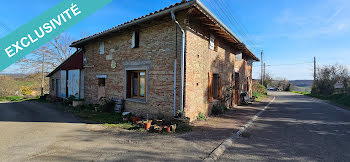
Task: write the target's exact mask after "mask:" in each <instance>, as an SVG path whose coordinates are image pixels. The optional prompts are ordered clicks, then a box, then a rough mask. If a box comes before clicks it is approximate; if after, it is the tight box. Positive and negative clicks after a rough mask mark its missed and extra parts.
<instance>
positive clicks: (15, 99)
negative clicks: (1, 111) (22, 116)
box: [0, 96, 30, 102]
mask: <svg viewBox="0 0 350 162" xmlns="http://www.w3.org/2000/svg"><path fill="white" fill-rule="evenodd" d="M26 100H30V98H26V97H23V96H7V97H0V101H2V102H3V101H10V102H21V101H26Z"/></svg>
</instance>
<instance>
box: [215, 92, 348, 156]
mask: <svg viewBox="0 0 350 162" xmlns="http://www.w3.org/2000/svg"><path fill="white" fill-rule="evenodd" d="M271 94H272V95H273V96H276V100H275V102H274V103H273V104H271V105H270V108H268V109H267V110H266V111H265V112H264V113H263V114H262V116H261V117H260V118H259V119H258V120H257V121H256V122H255V123H254V124H253V125H252V127H250V128H249V129H248V133H249V134H250V135H251V136H250V137H249V138H242V137H241V138H238V139H237V140H236V141H235V142H234V144H233V146H232V147H230V148H229V149H227V150H226V152H225V153H224V154H223V156H221V157H220V159H219V161H349V160H350V112H349V111H346V110H343V109H340V108H336V107H335V106H332V105H329V104H327V103H325V102H322V101H320V100H318V99H313V98H310V97H306V96H303V95H298V94H293V93H287V92H272V93H271Z"/></svg>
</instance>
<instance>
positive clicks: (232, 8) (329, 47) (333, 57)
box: [0, 0, 350, 80]
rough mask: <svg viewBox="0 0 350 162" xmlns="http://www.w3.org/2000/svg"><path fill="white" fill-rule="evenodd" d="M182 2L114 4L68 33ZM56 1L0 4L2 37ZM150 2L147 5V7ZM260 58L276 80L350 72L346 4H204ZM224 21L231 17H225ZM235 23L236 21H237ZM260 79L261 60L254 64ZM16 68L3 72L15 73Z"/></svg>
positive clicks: (255, 0)
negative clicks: (331, 68) (340, 68)
mask: <svg viewBox="0 0 350 162" xmlns="http://www.w3.org/2000/svg"><path fill="white" fill-rule="evenodd" d="M180 1H181V0H152V1H151V0H114V1H113V2H112V3H110V4H109V5H107V6H105V7H104V8H102V9H100V10H99V11H97V12H95V13H94V14H92V15H90V16H89V17H88V18H86V19H85V20H83V21H81V22H79V23H78V24H76V25H75V26H74V27H72V28H70V29H69V30H67V31H66V32H67V33H68V34H70V35H72V36H73V38H75V39H76V40H78V39H80V38H82V35H84V36H86V35H91V34H95V33H97V32H100V31H103V30H106V29H109V28H111V27H113V26H116V25H118V24H121V23H124V22H126V21H129V20H132V19H134V18H137V17H140V16H143V15H146V14H148V13H150V12H153V11H155V10H159V9H161V8H164V7H167V6H169V5H171V4H174V3H176V2H180ZM59 2H60V0H50V1H42V0H30V1H27V0H11V1H9V0H0V6H2V9H1V10H0V38H2V37H4V36H5V35H7V34H8V33H10V32H11V31H14V30H15V29H17V28H19V27H20V26H21V25H24V24H25V23H26V22H28V21H30V20H31V19H33V18H35V17H36V16H39V15H40V14H41V13H43V12H44V11H46V10H47V9H49V8H50V7H53V6H54V5H55V4H57V3H59ZM150 2H151V3H150ZM202 2H203V3H204V4H206V6H207V7H208V8H209V9H211V10H212V12H213V13H214V14H216V15H217V17H218V18H220V19H221V20H222V21H223V22H224V23H225V24H226V25H227V26H228V27H230V28H231V30H232V31H234V32H235V33H236V35H237V36H238V37H239V38H240V39H241V40H242V41H243V42H245V44H246V45H247V46H248V47H249V48H250V49H251V50H252V51H253V52H254V54H255V55H257V56H258V57H259V58H260V51H261V50H263V51H264V57H263V59H264V62H265V63H266V73H269V74H271V75H272V76H273V77H274V78H277V79H282V78H286V79H289V80H304V79H312V78H313V63H312V61H313V57H316V60H317V66H320V67H321V66H324V65H329V64H336V63H338V64H342V65H346V66H348V67H349V68H350V63H349V61H350V58H349V55H350V1H348V0H307V1H305V0H293V1H292V0H202ZM228 17H229V18H230V19H228ZM235 22H238V23H235ZM253 67H254V68H253V78H259V77H260V62H255V63H254V64H253ZM16 72H18V67H16V65H13V66H10V67H9V68H7V69H5V70H4V71H3V73H16Z"/></svg>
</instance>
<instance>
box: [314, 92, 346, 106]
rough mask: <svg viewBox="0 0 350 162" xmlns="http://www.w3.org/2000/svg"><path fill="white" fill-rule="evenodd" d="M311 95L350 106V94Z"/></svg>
mask: <svg viewBox="0 0 350 162" xmlns="http://www.w3.org/2000/svg"><path fill="white" fill-rule="evenodd" d="M309 96H311V97H315V98H319V99H322V100H328V101H331V102H334V103H336V104H340V105H344V106H348V107H350V95H349V94H333V95H329V96H321V95H309Z"/></svg>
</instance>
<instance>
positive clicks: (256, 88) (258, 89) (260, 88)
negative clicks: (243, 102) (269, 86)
mask: <svg viewBox="0 0 350 162" xmlns="http://www.w3.org/2000/svg"><path fill="white" fill-rule="evenodd" d="M254 92H255V93H261V94H267V90H266V88H265V87H264V86H263V85H261V84H259V83H258V82H253V93H254Z"/></svg>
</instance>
